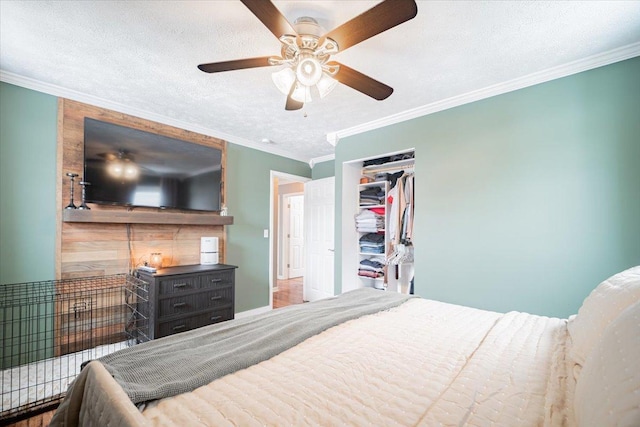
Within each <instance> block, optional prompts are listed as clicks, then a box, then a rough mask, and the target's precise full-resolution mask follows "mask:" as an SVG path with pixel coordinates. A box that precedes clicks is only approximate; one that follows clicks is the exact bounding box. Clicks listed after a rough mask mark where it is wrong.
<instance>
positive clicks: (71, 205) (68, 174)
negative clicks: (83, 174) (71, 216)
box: [65, 172, 78, 209]
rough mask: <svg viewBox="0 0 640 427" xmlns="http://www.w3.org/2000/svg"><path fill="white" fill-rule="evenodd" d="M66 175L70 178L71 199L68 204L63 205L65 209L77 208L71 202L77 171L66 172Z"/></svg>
mask: <svg viewBox="0 0 640 427" xmlns="http://www.w3.org/2000/svg"><path fill="white" fill-rule="evenodd" d="M66 175H67V176H68V177H69V178H71V193H70V194H71V200H69V204H68V205H67V206H66V207H65V209H77V207H76V205H75V204H74V203H73V183H74V181H75V179H76V176H78V174H77V173H72V172H67V173H66Z"/></svg>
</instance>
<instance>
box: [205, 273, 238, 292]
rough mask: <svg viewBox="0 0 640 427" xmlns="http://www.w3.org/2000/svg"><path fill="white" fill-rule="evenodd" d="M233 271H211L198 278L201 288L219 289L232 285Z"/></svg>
mask: <svg viewBox="0 0 640 427" xmlns="http://www.w3.org/2000/svg"><path fill="white" fill-rule="evenodd" d="M234 273H235V272H234V270H225V271H212V272H211V273H206V274H202V275H201V276H200V287H201V288H219V287H222V286H230V285H232V284H233V275H234Z"/></svg>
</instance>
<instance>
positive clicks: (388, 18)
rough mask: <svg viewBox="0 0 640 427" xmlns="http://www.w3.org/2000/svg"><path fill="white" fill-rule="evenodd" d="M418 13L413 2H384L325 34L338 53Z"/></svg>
mask: <svg viewBox="0 0 640 427" xmlns="http://www.w3.org/2000/svg"><path fill="white" fill-rule="evenodd" d="M417 13H418V6H417V5H416V2H415V0H385V1H383V2H382V3H379V4H377V5H376V6H374V7H372V8H371V9H369V10H367V11H366V12H364V13H362V14H360V15H358V16H356V17H355V18H353V19H352V20H350V21H347V22H345V23H344V24H342V25H340V26H339V27H337V28H334V29H333V30H331V31H329V32H328V33H327V34H325V35H324V36H325V37H329V38H330V39H333V40H335V41H336V42H337V43H338V48H339V49H340V52H342V51H344V50H346V49H348V48H350V47H351V46H353V45H356V44H358V43H360V42H362V41H364V40H366V39H368V38H370V37H373V36H375V35H376V34H380V33H382V32H383V31H387V30H388V29H390V28H393V27H395V26H396V25H399V24H402V23H403V22H405V21H408V20H409V19H412V18H413V17H415V16H416V14H417Z"/></svg>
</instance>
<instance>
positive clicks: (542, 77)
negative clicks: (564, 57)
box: [327, 42, 640, 146]
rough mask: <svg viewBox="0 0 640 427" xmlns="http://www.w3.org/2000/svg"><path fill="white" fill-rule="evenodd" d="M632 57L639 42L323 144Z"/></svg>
mask: <svg viewBox="0 0 640 427" xmlns="http://www.w3.org/2000/svg"><path fill="white" fill-rule="evenodd" d="M636 56H640V42H639V43H632V44H629V45H626V46H622V47H620V48H617V49H613V50H610V51H607V52H603V53H600V54H597V55H593V56H589V57H587V58H583V59H579V60H576V61H572V62H568V63H566V64H563V65H559V66H557V67H553V68H548V69H546V70H543V71H538V72H536V73H532V74H527V75H526V76H523V77H518V78H517V79H513V80H509V81H506V82H503V83H498V84H495V85H492V86H487V87H485V88H482V89H479V90H475V91H472V92H468V93H465V94H462V95H457V96H453V97H451V98H447V99H443V100H441V101H437V102H433V103H431V104H426V105H423V106H420V107H417V108H413V109H411V110H407V111H403V112H401V113H398V114H393V115H391V116H387V117H383V118H381V119H378V120H373V121H370V122H367V123H363V124H360V125H357V126H353V127H350V128H347V129H342V130H339V131H336V132H330V133H328V134H327V141H328V142H329V143H330V144H331V145H333V146H336V145H337V144H338V141H340V139H341V138H344V137H347V136H352V135H357V134H360V133H363V132H367V131H370V130H374V129H379V128H381V127H385V126H389V125H393V124H396V123H400V122H404V121H407V120H411V119H415V118H417V117H421V116H426V115H428V114H433V113H437V112H439V111H443V110H448V109H449V108H453V107H458V106H460V105H464V104H469V103H471V102H475V101H480V100H482V99H486V98H490V97H492V96H496V95H501V94H504V93H507V92H512V91H515V90H518V89H523V88H526V87H529V86H534V85H537V84H539V83H544V82H548V81H551V80H556V79H559V78H562V77H567V76H570V75H572V74H577V73H581V72H583V71H588V70H591V69H594V68H598V67H603V66H605V65H609V64H613V63H614V62H620V61H624V60H626V59H631V58H634V57H636Z"/></svg>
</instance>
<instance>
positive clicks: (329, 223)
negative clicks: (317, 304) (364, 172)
mask: <svg viewBox="0 0 640 427" xmlns="http://www.w3.org/2000/svg"><path fill="white" fill-rule="evenodd" d="M334 194H335V178H334V177H331V178H324V179H317V180H314V181H309V182H307V183H305V184H304V224H305V239H304V240H305V247H306V251H305V253H306V256H305V258H306V263H305V266H306V268H305V274H304V285H303V299H304V300H305V301H315V300H318V299H322V298H328V297H330V296H333V294H334V290H333V282H334V280H333V258H334V243H333V240H334V239H333V234H334V219H335V197H334Z"/></svg>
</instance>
